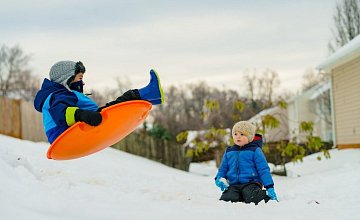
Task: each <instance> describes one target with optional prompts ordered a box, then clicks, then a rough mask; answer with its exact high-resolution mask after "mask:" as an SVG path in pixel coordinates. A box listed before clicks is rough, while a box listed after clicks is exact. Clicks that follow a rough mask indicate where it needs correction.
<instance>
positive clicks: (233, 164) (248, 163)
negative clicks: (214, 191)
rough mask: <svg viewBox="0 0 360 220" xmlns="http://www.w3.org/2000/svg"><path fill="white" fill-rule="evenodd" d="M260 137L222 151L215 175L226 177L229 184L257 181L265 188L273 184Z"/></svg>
mask: <svg viewBox="0 0 360 220" xmlns="http://www.w3.org/2000/svg"><path fill="white" fill-rule="evenodd" d="M262 144H263V142H262V137H261V135H258V134H256V135H255V139H254V140H253V141H252V142H250V143H248V144H246V145H244V146H243V147H240V146H238V145H234V146H232V147H228V148H227V149H226V152H225V153H224V156H223V159H222V162H221V165H220V168H219V171H218V173H217V175H216V178H217V177H223V178H226V179H227V180H228V181H229V184H230V185H235V184H246V183H250V182H257V183H261V184H262V185H264V186H265V187H266V188H271V187H273V186H274V182H273V179H272V177H271V173H270V168H269V165H268V163H267V161H266V158H265V155H264V153H263V152H262V150H261V148H262Z"/></svg>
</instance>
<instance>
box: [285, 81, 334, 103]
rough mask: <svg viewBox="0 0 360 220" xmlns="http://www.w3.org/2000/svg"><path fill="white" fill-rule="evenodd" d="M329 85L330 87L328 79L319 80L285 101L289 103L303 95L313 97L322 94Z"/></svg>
mask: <svg viewBox="0 0 360 220" xmlns="http://www.w3.org/2000/svg"><path fill="white" fill-rule="evenodd" d="M330 87H331V83H330V80H327V81H324V82H321V83H319V84H317V85H315V86H313V87H311V88H310V89H308V90H306V91H304V92H303V93H301V94H300V95H297V96H295V97H292V98H291V99H290V100H288V101H287V103H288V104H290V103H292V102H295V101H296V100H298V99H299V98H301V97H303V96H310V98H309V99H315V98H316V97H318V96H319V95H321V94H323V93H324V92H325V91H326V90H327V89H330Z"/></svg>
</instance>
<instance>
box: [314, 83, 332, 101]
mask: <svg viewBox="0 0 360 220" xmlns="http://www.w3.org/2000/svg"><path fill="white" fill-rule="evenodd" d="M330 87H331V83H330V80H328V81H326V82H325V83H324V84H321V86H319V87H317V88H316V90H315V91H314V94H312V95H311V96H310V98H309V99H310V100H314V99H316V98H317V97H319V96H321V95H322V94H324V92H326V91H328V90H330Z"/></svg>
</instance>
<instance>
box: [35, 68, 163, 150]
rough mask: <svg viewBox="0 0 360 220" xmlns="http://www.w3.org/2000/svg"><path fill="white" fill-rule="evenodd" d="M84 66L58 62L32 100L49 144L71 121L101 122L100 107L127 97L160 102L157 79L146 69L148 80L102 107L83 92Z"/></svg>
mask: <svg viewBox="0 0 360 220" xmlns="http://www.w3.org/2000/svg"><path fill="white" fill-rule="evenodd" d="M84 73H85V66H84V65H83V63H82V62H73V61H60V62H57V63H55V64H54V65H53V66H52V67H51V69H50V73H49V76H50V80H48V79H46V78H45V79H44V82H43V84H42V86H41V89H40V90H39V91H38V93H37V94H36V97H35V100H34V106H35V109H36V110H37V111H39V112H42V114H43V122H44V129H45V132H46V136H47V138H48V140H49V142H50V143H52V142H54V141H55V139H56V138H57V137H58V136H59V135H60V134H62V133H63V132H64V131H65V130H66V129H68V128H69V127H70V126H71V125H73V124H75V122H78V121H82V122H85V123H87V124H89V125H92V126H97V125H99V124H100V123H101V121H102V116H101V114H100V113H99V112H100V111H101V110H102V109H103V108H105V107H108V106H111V105H114V104H117V103H120V102H125V101H130V100H147V101H149V102H151V104H153V105H158V104H161V103H163V101H164V97H163V91H162V88H161V85H160V78H159V76H158V75H157V73H156V72H155V71H154V70H151V71H150V77H151V78H150V83H149V84H148V85H147V86H146V87H144V88H142V89H133V90H129V91H127V92H125V93H124V94H123V95H121V96H120V97H118V98H117V99H116V100H114V101H112V102H109V103H107V104H106V105H105V106H103V107H100V108H99V107H98V106H97V104H96V103H95V102H94V101H92V100H91V99H90V98H88V97H87V96H85V95H84V94H83V86H84V85H85V84H84V83H83V81H82V79H83V77H84Z"/></svg>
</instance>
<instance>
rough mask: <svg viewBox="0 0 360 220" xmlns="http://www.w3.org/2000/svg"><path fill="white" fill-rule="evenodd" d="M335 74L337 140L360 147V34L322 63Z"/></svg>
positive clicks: (334, 111) (333, 90) (333, 78)
mask: <svg viewBox="0 0 360 220" xmlns="http://www.w3.org/2000/svg"><path fill="white" fill-rule="evenodd" d="M318 69H319V70H323V71H326V72H328V73H330V74H331V85H332V86H331V88H332V92H331V95H332V100H333V102H332V105H333V114H332V117H333V122H334V123H333V130H334V133H335V136H334V139H335V140H334V143H335V144H336V146H337V147H338V148H360V35H359V36H357V37H356V38H354V39H353V40H352V41H350V42H349V43H348V44H346V45H345V46H343V47H342V48H340V49H339V50H338V51H336V52H335V53H334V54H333V55H331V56H330V57H329V58H327V59H326V60H324V61H323V62H322V63H320V65H319V66H318Z"/></svg>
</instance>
